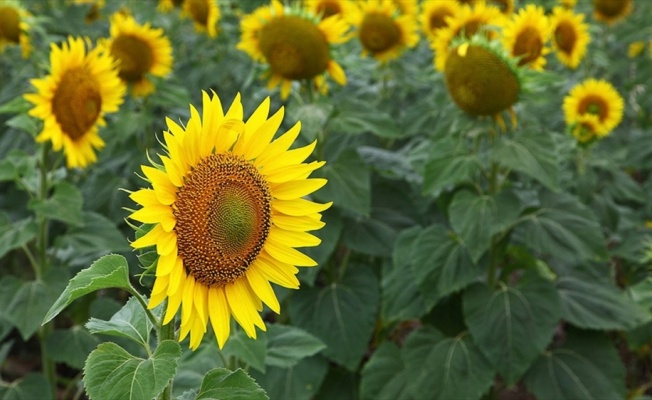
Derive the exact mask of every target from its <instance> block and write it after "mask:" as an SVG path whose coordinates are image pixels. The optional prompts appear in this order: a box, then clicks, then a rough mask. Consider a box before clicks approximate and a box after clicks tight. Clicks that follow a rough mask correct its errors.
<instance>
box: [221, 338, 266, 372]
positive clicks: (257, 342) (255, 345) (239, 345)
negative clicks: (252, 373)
mask: <svg viewBox="0 0 652 400" xmlns="http://www.w3.org/2000/svg"><path fill="white" fill-rule="evenodd" d="M266 350H267V335H260V337H258V338H256V339H252V338H250V337H248V336H247V334H246V333H245V332H244V331H238V332H237V333H236V334H235V335H232V336H231V337H230V338H229V341H228V342H226V345H225V346H224V349H223V352H224V355H225V356H227V357H229V356H235V358H236V359H238V360H241V361H243V362H245V363H247V364H249V365H250V366H252V367H253V368H255V369H257V370H258V371H260V372H263V373H264V372H265V355H266Z"/></svg>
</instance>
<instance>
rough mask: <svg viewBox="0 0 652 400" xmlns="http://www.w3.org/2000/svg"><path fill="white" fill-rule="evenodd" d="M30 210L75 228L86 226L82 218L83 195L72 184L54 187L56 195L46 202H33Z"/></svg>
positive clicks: (58, 184) (30, 204) (30, 203)
mask: <svg viewBox="0 0 652 400" xmlns="http://www.w3.org/2000/svg"><path fill="white" fill-rule="evenodd" d="M28 206H29V208H31V209H32V210H34V211H35V212H36V213H37V214H39V215H41V216H43V217H46V218H49V219H54V220H57V221H61V222H64V223H67V224H70V225H74V226H81V225H83V224H84V219H83V218H82V195H81V192H80V191H79V189H77V187H76V186H74V185H73V184H71V183H68V182H59V183H57V184H56V185H54V195H53V196H52V197H50V198H48V199H46V200H32V201H30V202H29V204H28Z"/></svg>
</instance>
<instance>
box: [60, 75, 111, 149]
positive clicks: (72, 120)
mask: <svg viewBox="0 0 652 400" xmlns="http://www.w3.org/2000/svg"><path fill="white" fill-rule="evenodd" d="M101 110H102V95H101V92H100V84H99V82H97V81H96V80H95V79H94V78H93V76H92V75H91V74H90V73H89V71H87V70H86V69H85V68H83V67H80V68H74V69H71V70H68V71H66V72H65V73H64V74H63V76H62V77H61V81H60V82H59V84H58V85H57V88H56V90H55V92H54V97H53V98H52V113H53V114H54V116H55V118H56V120H57V122H58V123H59V125H60V126H61V130H62V131H63V133H64V134H65V135H66V136H68V137H69V138H70V139H72V140H73V141H75V140H77V139H79V138H81V137H83V136H84V135H86V134H87V133H88V132H89V130H90V129H91V127H92V126H93V125H95V123H96V122H97V119H98V117H99V115H100V111H101Z"/></svg>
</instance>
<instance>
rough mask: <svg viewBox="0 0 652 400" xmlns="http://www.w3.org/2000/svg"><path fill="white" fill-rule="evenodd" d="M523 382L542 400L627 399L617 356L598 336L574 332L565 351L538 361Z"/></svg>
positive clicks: (549, 354)
mask: <svg viewBox="0 0 652 400" xmlns="http://www.w3.org/2000/svg"><path fill="white" fill-rule="evenodd" d="M524 382H525V385H526V387H527V388H528V390H529V391H530V392H531V393H533V394H534V395H535V396H536V397H537V399H540V400H548V399H550V400H557V399H586V400H602V399H624V398H626V395H625V392H626V391H625V368H624V367H623V365H622V363H621V361H620V358H619V357H618V352H617V351H616V349H615V348H614V346H613V344H612V343H611V341H610V340H609V339H608V338H607V337H606V336H604V335H602V334H600V333H596V332H588V331H580V332H577V331H572V330H571V332H569V333H568V338H567V341H566V343H565V344H564V345H563V346H562V347H560V348H558V349H554V350H552V351H550V352H546V353H544V354H543V355H542V356H541V357H539V359H538V360H537V361H536V362H535V363H534V365H532V368H530V370H529V371H528V372H527V374H526V375H525V378H524Z"/></svg>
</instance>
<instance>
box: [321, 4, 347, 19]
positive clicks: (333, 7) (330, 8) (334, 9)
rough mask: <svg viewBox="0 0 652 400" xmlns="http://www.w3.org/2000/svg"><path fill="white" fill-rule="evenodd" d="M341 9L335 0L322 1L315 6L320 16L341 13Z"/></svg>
mask: <svg viewBox="0 0 652 400" xmlns="http://www.w3.org/2000/svg"><path fill="white" fill-rule="evenodd" d="M341 13H342V9H341V8H340V5H339V4H338V3H337V2H336V1H322V2H321V3H320V4H319V6H318V7H317V14H318V15H322V16H323V17H322V18H328V17H330V16H332V15H335V14H341Z"/></svg>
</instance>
